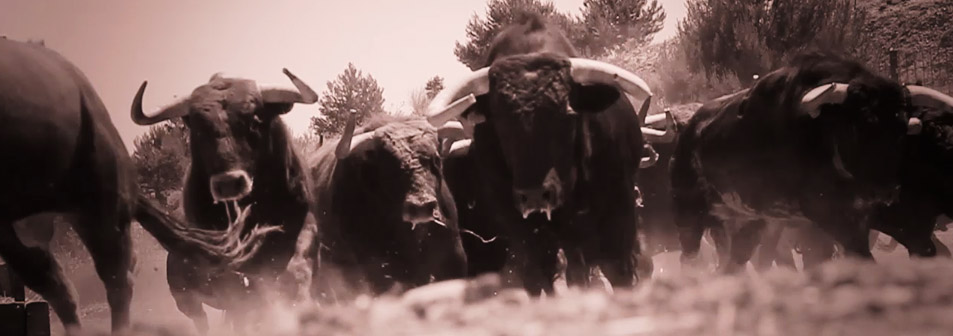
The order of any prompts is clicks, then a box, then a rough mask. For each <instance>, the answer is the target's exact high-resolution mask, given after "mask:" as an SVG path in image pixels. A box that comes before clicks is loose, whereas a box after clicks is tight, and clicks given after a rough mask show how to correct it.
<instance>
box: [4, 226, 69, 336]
mask: <svg viewBox="0 0 953 336" xmlns="http://www.w3.org/2000/svg"><path fill="white" fill-rule="evenodd" d="M0 256H2V257H3V260H4V261H6V262H7V264H9V265H10V267H11V268H13V270H14V271H15V272H16V274H17V276H19V277H20V278H21V279H22V280H23V283H24V284H25V285H26V286H27V287H29V288H30V289H31V290H33V291H34V292H36V293H38V294H40V295H41V296H42V297H43V299H44V300H46V301H47V302H49V304H50V307H52V308H53V311H54V312H56V315H57V316H59V318H60V321H62V322H63V327H64V328H65V329H66V330H67V334H72V333H74V332H77V331H78V330H79V328H80V322H79V315H78V314H77V311H76V307H77V306H76V290H75V289H73V285H72V284H71V283H70V282H69V280H67V278H66V276H65V275H64V274H63V269H62V268H61V267H60V265H59V263H57V262H56V259H54V258H53V255H52V254H51V253H50V251H48V250H45V249H42V248H39V247H28V246H26V245H24V244H23V243H22V242H21V241H20V239H19V238H17V235H16V233H15V232H14V230H13V225H12V223H11V222H0Z"/></svg>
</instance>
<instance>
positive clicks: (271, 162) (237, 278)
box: [0, 16, 953, 332]
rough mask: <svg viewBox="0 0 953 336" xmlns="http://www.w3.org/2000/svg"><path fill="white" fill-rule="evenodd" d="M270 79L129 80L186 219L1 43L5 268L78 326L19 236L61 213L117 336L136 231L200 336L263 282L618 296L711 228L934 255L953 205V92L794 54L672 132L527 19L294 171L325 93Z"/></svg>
mask: <svg viewBox="0 0 953 336" xmlns="http://www.w3.org/2000/svg"><path fill="white" fill-rule="evenodd" d="M284 72H285V74H286V75H287V76H288V78H289V79H290V81H291V83H292V84H293V88H292V87H283V86H266V85H259V84H257V83H256V82H254V81H252V80H247V79H240V78H228V77H224V76H222V75H218V74H216V75H214V76H213V77H212V78H211V79H210V80H209V81H208V83H206V84H203V85H201V86H199V87H198V88H196V89H195V90H194V91H193V92H192V94H191V95H189V96H186V97H183V98H181V99H179V100H177V101H174V102H171V103H169V104H168V105H165V106H164V107H162V108H160V109H158V110H156V111H151V112H148V113H147V112H146V111H144V110H143V105H144V104H143V100H144V94H145V89H146V83H143V84H142V86H141V87H140V88H139V90H138V92H137V93H136V95H135V98H134V99H133V103H132V111H131V116H132V119H133V121H135V122H136V123H137V124H139V125H151V124H155V123H158V122H162V121H165V120H169V119H172V118H182V119H183V120H184V121H185V124H186V125H187V126H188V128H189V130H190V146H191V166H190V168H189V171H188V175H187V177H186V182H185V186H184V190H183V206H184V210H185V216H186V218H185V219H184V221H183V220H182V219H178V218H174V217H172V216H170V215H168V214H166V213H165V212H163V211H160V210H159V208H158V207H157V206H156V205H155V204H153V203H152V202H151V201H150V200H149V199H148V198H147V197H145V196H144V195H143V194H142V192H141V191H140V189H139V186H138V184H137V177H136V173H135V169H134V167H133V164H132V161H131V159H130V158H129V155H128V153H127V150H126V148H125V146H124V145H123V143H122V140H121V139H120V137H119V135H118V132H117V131H116V129H115V127H114V126H113V124H112V122H111V120H110V117H109V114H108V112H107V111H106V109H105V107H104V105H103V103H102V102H101V100H100V98H99V97H98V95H97V94H96V92H95V90H94V89H93V87H92V86H91V84H90V83H89V81H88V80H87V78H86V77H85V75H83V74H82V72H81V71H80V70H79V69H77V68H76V67H75V66H74V65H72V64H71V63H70V62H69V61H67V60H65V59H64V58H62V57H61V56H60V55H59V54H57V53H55V52H53V51H51V50H48V49H46V48H44V47H42V46H39V45H34V44H29V43H21V42H14V41H9V40H0V73H2V74H3V76H2V79H0V144H2V145H0V162H2V163H3V164H2V165H0V185H2V186H4V188H3V189H2V191H0V231H2V232H0V256H2V257H3V258H4V260H6V261H7V263H9V264H10V265H11V266H12V267H13V268H14V269H15V270H16V271H17V272H18V273H19V274H20V276H21V277H22V279H23V281H24V282H25V283H26V284H27V285H28V286H29V287H30V288H31V289H33V290H34V291H36V292H37V293H39V294H41V295H42V296H43V297H44V298H45V299H46V300H47V301H49V303H50V305H51V307H52V308H53V309H54V310H55V312H56V313H57V314H58V316H59V317H60V320H61V321H62V322H63V323H64V325H65V326H66V327H67V329H68V330H74V329H76V328H79V325H80V321H79V318H78V315H77V304H76V295H75V293H73V289H72V287H71V285H70V284H69V282H68V281H67V280H66V278H65V277H64V275H63V271H62V269H61V268H60V267H59V266H58V265H57V262H56V260H55V259H54V258H53V257H52V255H50V253H49V252H48V251H45V250H43V249H40V248H36V247H31V246H27V245H25V244H24V243H22V242H21V241H20V240H19V239H18V238H17V235H16V233H15V232H14V230H13V226H12V223H13V222H15V221H17V220H20V219H22V218H25V217H27V216H30V215H32V214H36V213H40V212H60V213H67V214H70V215H71V218H72V220H71V223H72V225H73V228H74V229H75V230H76V232H77V233H78V234H79V236H80V237H81V238H82V240H83V241H84V243H85V245H86V246H87V248H88V250H89V252H90V254H91V255H92V257H93V260H94V262H95V266H96V270H97V272H98V273H99V275H100V277H101V279H102V280H103V282H104V283H105V286H106V288H107V297H108V302H109V305H110V308H111V312H112V325H113V329H114V330H115V329H121V328H124V327H125V326H127V325H128V323H129V318H130V317H129V306H130V301H131V296H132V280H131V279H132V271H133V269H134V267H135V256H134V254H133V251H132V247H131V241H130V236H129V230H130V229H129V226H130V222H131V221H132V220H136V221H138V222H139V223H141V225H142V226H143V227H144V228H145V229H146V230H147V231H149V232H150V233H151V234H152V235H154V236H155V237H156V238H157V240H158V241H159V242H160V243H161V244H162V245H163V246H164V247H165V248H166V249H167V250H168V251H169V256H168V261H167V266H168V268H167V277H168V282H169V286H170V289H171V292H172V294H173V296H174V299H175V301H176V303H177V306H178V308H179V309H180V310H181V311H182V312H183V313H185V314H186V315H188V316H189V317H190V318H192V319H193V321H195V323H196V326H197V328H198V329H199V330H200V331H203V332H204V331H205V330H207V328H208V326H207V324H208V322H207V318H206V316H205V312H204V310H203V304H208V305H210V306H213V307H217V308H221V309H224V310H226V311H228V313H229V314H230V316H231V318H233V320H234V321H244V320H246V319H247V317H248V315H245V313H248V312H250V311H251V309H254V308H255V307H256V306H257V305H255V304H250V303H253V302H255V300H265V299H266V298H265V297H264V295H265V294H263V293H264V291H263V290H260V289H263V288H266V287H268V288H278V289H279V290H278V292H279V293H281V294H282V295H286V296H287V297H288V298H289V299H291V300H305V301H311V300H316V301H318V302H334V301H337V300H347V299H348V293H359V292H370V293H373V294H382V293H385V292H388V291H391V290H394V288H411V287H415V286H421V285H424V284H428V283H431V282H434V281H441V280H447V279H453V278H464V277H472V276H475V275H478V274H482V273H487V272H503V270H504V269H506V270H507V271H509V272H513V274H515V275H516V276H515V278H516V282H517V283H518V284H519V285H521V286H523V287H524V288H525V289H526V290H527V291H528V292H529V293H530V294H533V295H540V294H541V293H547V294H553V292H554V285H553V283H554V280H555V279H556V277H557V275H559V274H563V273H564V274H565V279H566V282H567V284H568V285H569V286H587V285H588V283H589V281H590V280H591V274H592V273H591V271H593V269H594V268H596V267H598V269H599V270H600V271H601V272H602V273H603V274H604V276H605V278H606V279H607V280H608V281H609V283H610V284H611V285H612V286H613V287H614V288H625V287H630V286H633V285H635V284H636V283H637V281H638V279H639V278H646V277H649V276H651V270H652V266H651V256H652V255H653V254H655V253H658V252H660V251H662V250H670V249H680V250H681V251H682V262H683V264H687V265H691V264H697V263H698V252H699V246H700V242H701V240H702V237H703V235H704V233H705V232H709V234H710V235H711V237H712V238H713V239H712V240H713V241H714V242H715V247H716V248H717V250H718V252H719V266H720V268H721V269H722V270H723V271H725V272H735V271H737V270H739V269H740V268H741V267H743V266H744V265H745V264H746V263H747V262H748V261H749V259H751V256H752V254H753V253H754V252H755V249H756V248H758V246H760V247H761V248H760V250H759V255H760V257H761V259H762V260H767V263H768V264H770V263H771V262H772V261H773V260H775V258H778V257H779V256H780V255H775V254H777V250H778V249H777V248H776V247H777V245H778V241H779V239H780V237H781V236H782V232H785V231H787V230H800V231H803V232H802V233H803V234H801V239H799V241H798V244H800V246H801V247H802V248H801V251H802V252H803V253H805V260H807V256H808V253H809V252H810V253H813V258H814V260H824V259H825V258H830V257H831V254H832V251H833V247H834V246H835V243H836V245H837V246H840V247H841V248H842V250H843V251H844V253H845V254H847V255H852V256H857V257H863V258H872V257H871V253H870V246H869V235H868V232H869V230H871V229H874V230H877V231H880V232H883V233H885V234H887V235H890V236H891V237H893V238H894V239H896V240H897V241H898V242H900V243H901V244H903V245H904V246H905V247H907V249H908V250H909V251H910V252H911V253H912V254H915V255H920V256H933V255H935V254H936V250H937V247H936V245H935V244H934V239H933V237H934V236H933V231H934V229H935V221H936V218H937V217H938V216H939V215H941V214H946V215H949V214H953V211H950V210H953V209H951V208H950V206H953V171H951V169H953V98H951V97H949V96H947V95H944V94H942V93H939V92H937V91H934V90H932V89H929V88H926V87H921V86H913V85H901V84H899V83H897V82H896V81H893V80H890V79H887V78H883V77H881V76H878V75H876V74H874V73H872V72H870V71H868V70H867V69H865V68H864V67H862V66H861V65H859V64H858V63H856V62H853V61H851V60H847V59H843V58H840V57H837V56H831V55H825V54H804V55H801V56H799V57H797V58H795V59H794V60H793V61H792V62H791V63H790V64H789V65H788V66H786V67H783V68H780V69H777V70H775V71H774V72H771V73H769V74H766V75H764V76H762V77H761V78H760V79H758V80H757V81H756V82H755V83H754V84H752V86H751V87H750V88H748V89H745V90H743V91H740V92H737V93H734V94H731V95H727V96H724V97H721V98H718V99H715V100H713V101H711V102H708V103H706V104H704V105H702V106H701V107H700V108H699V109H698V110H697V111H696V112H695V113H694V114H693V115H692V116H690V117H684V118H678V120H676V118H675V117H674V116H673V115H672V114H671V113H668V112H667V111H666V113H662V114H655V115H651V116H649V115H648V110H649V106H650V101H651V98H652V93H651V91H650V90H649V88H648V86H647V85H646V83H645V82H644V81H643V80H641V79H640V78H638V77H637V76H636V75H634V74H632V73H630V72H628V71H626V70H623V69H621V68H618V67H616V66H613V65H609V64H606V63H603V62H598V61H594V60H589V59H584V58H579V57H577V53H576V51H575V50H574V48H573V47H572V46H571V44H570V43H569V42H568V40H567V39H566V38H565V37H564V36H563V35H562V34H561V33H559V32H558V29H557V28H554V27H553V26H550V25H548V23H547V22H545V21H544V20H543V19H541V18H539V17H534V16H528V17H526V18H525V19H523V20H521V21H519V22H518V23H514V24H513V25H511V26H509V27H508V28H506V29H504V30H503V31H502V32H501V33H500V34H499V35H498V36H497V37H496V38H495V39H494V41H493V43H492V45H491V46H490V48H489V52H488V58H487V60H486V64H485V67H484V68H482V69H479V70H476V71H474V72H472V73H471V74H470V75H469V76H467V77H466V78H464V79H463V80H461V81H459V82H457V83H451V85H448V87H447V88H446V89H444V90H443V91H441V92H440V94H438V95H437V96H436V97H435V98H434V100H433V101H432V103H431V105H430V106H429V110H428V114H427V117H426V118H414V117H377V118H374V119H372V120H369V121H368V122H366V123H365V124H364V125H363V126H362V127H360V128H356V126H355V120H354V118H353V116H352V118H351V120H349V122H348V124H347V125H346V127H345V130H344V133H343V135H342V136H341V138H340V139H339V140H336V141H329V142H327V143H325V144H322V145H321V147H320V148H318V149H317V150H316V151H313V154H309V155H308V156H307V157H306V156H303V155H302V154H300V153H299V151H298V149H296V148H295V147H294V146H293V144H292V138H291V135H290V133H289V131H288V129H287V127H286V125H285V124H284V123H283V122H282V120H281V118H280V117H279V116H280V115H282V114H284V113H287V112H289V111H290V110H291V108H292V106H293V105H294V104H314V103H315V102H317V98H318V96H317V94H316V93H315V92H314V91H313V90H312V89H311V88H310V87H309V86H308V85H307V84H305V82H304V81H302V80H301V79H299V78H298V77H296V76H295V75H293V74H292V73H291V72H289V71H288V70H284ZM640 237H641V238H640ZM668 237H676V239H667V238H668ZM663 241H667V242H672V241H674V242H675V244H668V243H667V242H666V243H659V242H663ZM640 244H641V245H649V246H640ZM666 244H668V245H671V246H662V247H659V246H661V245H666ZM805 246H813V247H809V248H806V247H805ZM812 251H813V252H812ZM781 254H783V253H781ZM779 264H780V260H779ZM335 279H338V280H343V281H340V282H339V283H335V282H334V280H335ZM342 286H344V287H351V288H347V289H342Z"/></svg>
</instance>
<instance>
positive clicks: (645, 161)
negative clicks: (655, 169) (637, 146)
mask: <svg viewBox="0 0 953 336" xmlns="http://www.w3.org/2000/svg"><path fill="white" fill-rule="evenodd" d="M642 149H643V150H645V151H648V154H649V155H648V156H644V155H643V156H642V161H639V168H649V167H651V166H654V165H655V163H656V162H658V157H659V155H658V152H656V151H655V148H652V145H649V144H645V145H644V146H642Z"/></svg>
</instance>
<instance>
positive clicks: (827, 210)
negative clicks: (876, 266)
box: [671, 53, 945, 272]
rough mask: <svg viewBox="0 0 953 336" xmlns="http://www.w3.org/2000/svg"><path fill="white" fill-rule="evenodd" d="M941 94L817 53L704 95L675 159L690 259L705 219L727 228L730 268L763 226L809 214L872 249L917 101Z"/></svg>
mask: <svg viewBox="0 0 953 336" xmlns="http://www.w3.org/2000/svg"><path fill="white" fill-rule="evenodd" d="M944 101H945V98H944V97H943V96H942V95H940V94H938V93H937V92H936V91H933V90H930V89H928V88H924V87H919V86H903V85H900V84H899V83H897V82H895V81H892V80H890V79H887V78H883V77H881V76H878V75H876V74H873V73H872V72H870V71H869V70H867V69H866V68H864V67H863V66H862V65H860V64H859V63H857V62H854V61H851V60H847V59H844V58H841V57H838V56H832V55H825V54H820V53H809V54H803V55H799V56H798V57H796V58H795V59H794V60H793V61H792V63H791V64H790V65H788V66H786V67H783V68H780V69H778V70H775V71H773V72H771V73H769V74H768V75H766V76H763V77H761V78H760V79H759V80H758V81H757V82H756V83H755V84H754V86H753V87H752V88H750V89H746V90H743V91H740V92H737V93H734V94H731V95H728V96H724V97H721V98H719V99H715V100H713V101H711V102H708V103H706V104H704V105H703V106H702V107H701V108H700V109H699V110H698V111H697V112H696V113H695V115H693V116H692V118H691V119H690V120H689V122H688V123H687V125H686V127H685V129H684V130H683V131H682V132H680V133H679V135H678V140H677V144H676V149H675V154H674V157H673V160H672V163H671V164H672V167H671V172H672V173H671V179H672V182H671V183H672V189H673V196H674V202H675V211H676V223H677V226H678V229H679V234H680V241H681V245H682V261H683V263H688V264H691V263H693V262H694V258H695V257H696V256H697V253H698V246H699V241H700V239H701V235H702V232H703V231H704V229H705V228H710V227H720V228H723V229H724V230H725V231H726V233H727V235H728V241H729V242H730V251H729V252H728V258H729V259H730V260H728V261H727V262H725V263H723V265H722V270H723V271H725V272H733V271H737V270H739V269H740V268H741V267H742V266H743V265H744V264H745V263H747V262H748V260H749V259H750V257H751V254H752V253H753V250H754V248H755V247H756V245H757V244H758V241H759V239H757V238H758V237H760V234H762V233H763V232H764V231H765V230H766V229H767V230H769V231H771V230H774V231H779V229H778V227H779V226H784V225H790V226H794V227H798V226H803V225H812V223H813V225H817V227H818V228H820V229H821V230H823V231H824V232H826V233H827V234H828V235H830V236H831V238H832V239H834V240H835V241H836V242H838V243H839V244H840V245H842V246H843V247H844V252H845V253H846V254H847V255H852V256H857V257H861V258H872V256H871V254H870V249H869V246H868V242H869V238H868V225H867V218H868V217H869V216H870V215H871V214H872V211H873V209H874V208H875V207H876V206H877V205H878V204H882V203H889V202H892V201H894V200H895V199H896V197H897V195H898V187H899V183H900V181H899V176H900V175H899V173H900V167H901V162H902V153H903V146H904V144H905V143H906V141H907V135H908V134H916V133H917V132H919V120H918V119H916V118H910V117H908V112H909V111H910V109H912V108H913V107H914V106H922V105H931V106H935V105H942V104H943V102H944ZM763 243H764V244H765V246H767V247H770V245H771V243H770V242H763Z"/></svg>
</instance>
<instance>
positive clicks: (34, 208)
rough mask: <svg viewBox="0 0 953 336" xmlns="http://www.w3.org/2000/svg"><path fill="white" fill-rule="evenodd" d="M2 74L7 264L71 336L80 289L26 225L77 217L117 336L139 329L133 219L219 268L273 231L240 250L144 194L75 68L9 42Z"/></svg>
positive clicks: (0, 141) (1, 216)
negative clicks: (21, 235)
mask: <svg viewBox="0 0 953 336" xmlns="http://www.w3.org/2000/svg"><path fill="white" fill-rule="evenodd" d="M0 73H2V74H3V76H2V79H0V162H3V164H2V165H0V185H2V186H3V188H2V191H0V231H2V232H0V256H2V257H3V259H4V260H5V261H6V262H7V263H9V264H10V265H11V266H12V267H13V269H14V270H15V271H16V272H17V274H19V276H20V277H21V278H22V279H23V281H24V283H25V284H26V285H27V286H28V287H29V288H30V289H32V290H34V291H35V292H37V293H38V294H40V295H41V296H43V298H44V299H46V300H47V301H49V303H50V306H51V307H52V308H53V310H54V311H55V312H56V314H57V315H58V316H59V318H60V320H61V321H62V322H63V324H64V326H65V327H66V328H67V329H68V330H70V329H78V328H79V326H80V321H79V317H78V315H77V304H76V294H75V293H74V290H73V289H72V285H71V284H70V283H69V281H68V280H67V279H66V278H65V277H64V275H63V271H62V269H61V268H60V266H59V265H58V264H57V262H56V260H55V259H54V258H53V256H52V255H51V254H50V253H49V251H47V250H43V249H41V248H36V247H29V246H26V245H25V244H24V243H23V242H21V241H20V240H19V239H18V238H17V235H16V233H15V232H14V229H13V225H12V224H13V222H15V221H17V220H20V219H22V218H25V217H28V216H30V215H33V214H36V213H41V212H59V213H65V214H68V215H70V217H71V223H72V226H73V228H74V229H75V231H76V232H77V234H78V235H79V236H80V238H81V239H82V240H83V242H84V244H85V245H86V248H87V250H88V251H89V253H90V254H91V256H92V259H93V261H94V262H95V264H96V271H97V273H98V274H99V277H100V278H101V279H102V281H103V283H104V284H105V287H106V293H107V299H108V301H109V306H110V309H111V312H112V327H113V329H114V330H117V329H121V328H124V327H125V326H127V325H128V323H129V305H130V301H131V298H132V271H133V268H134V265H135V257H134V254H133V251H132V246H131V244H132V242H131V240H130V236H129V225H130V221H131V220H136V221H138V222H139V223H140V224H141V225H142V226H143V227H144V228H145V229H146V230H147V231H149V233H151V234H152V235H153V236H154V237H156V239H157V240H158V241H159V243H161V244H162V246H163V247H165V248H166V249H167V250H169V251H170V252H175V253H187V254H191V255H195V256H196V257H198V258H207V260H208V261H211V262H214V263H221V262H226V263H232V262H236V261H237V262H239V263H240V262H241V261H242V260H244V259H245V258H247V257H249V256H250V255H251V254H253V252H254V250H255V249H256V248H257V245H256V244H255V242H256V241H257V240H258V239H259V238H260V234H261V233H263V231H258V230H256V231H255V232H254V234H253V235H251V236H249V237H248V238H247V240H241V241H239V240H235V239H237V237H235V236H234V235H230V236H225V235H223V234H221V233H216V232H208V231H199V230H190V229H189V228H187V227H185V226H184V225H182V224H181V223H178V222H177V221H176V220H175V219H174V218H172V217H170V216H168V215H167V214H165V213H164V212H163V211H160V210H159V209H158V208H157V207H156V206H155V205H154V204H152V203H151V202H150V201H148V200H147V199H146V198H145V197H144V196H143V195H142V193H141V191H140V190H139V187H138V184H137V181H136V180H137V177H136V174H135V169H134V167H133V163H132V160H131V159H130V157H129V154H128V152H127V151H126V147H125V145H124V144H123V143H122V139H120V137H119V133H118V132H117V131H116V128H115V126H114V125H113V124H112V121H111V119H110V117H109V114H108V112H107V111H106V108H105V106H104V105H103V103H102V101H101V100H100V98H99V96H98V94H97V93H96V91H95V90H94V88H93V87H92V85H91V84H90V82H89V80H88V79H87V78H86V76H85V75H84V74H83V73H82V71H80V70H79V69H78V68H76V67H75V66H74V65H73V64H72V63H70V62H69V61H68V60H66V59H64V58H63V57H62V56H60V55H59V54H57V53H56V52H53V51H51V50H49V49H46V48H44V47H42V46H40V45H35V44H28V43H21V42H15V41H11V40H5V39H2V40H0ZM27 229H29V228H27ZM229 234H234V232H229ZM225 242H230V244H228V245H220V244H218V243H225ZM234 266H238V265H234Z"/></svg>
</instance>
